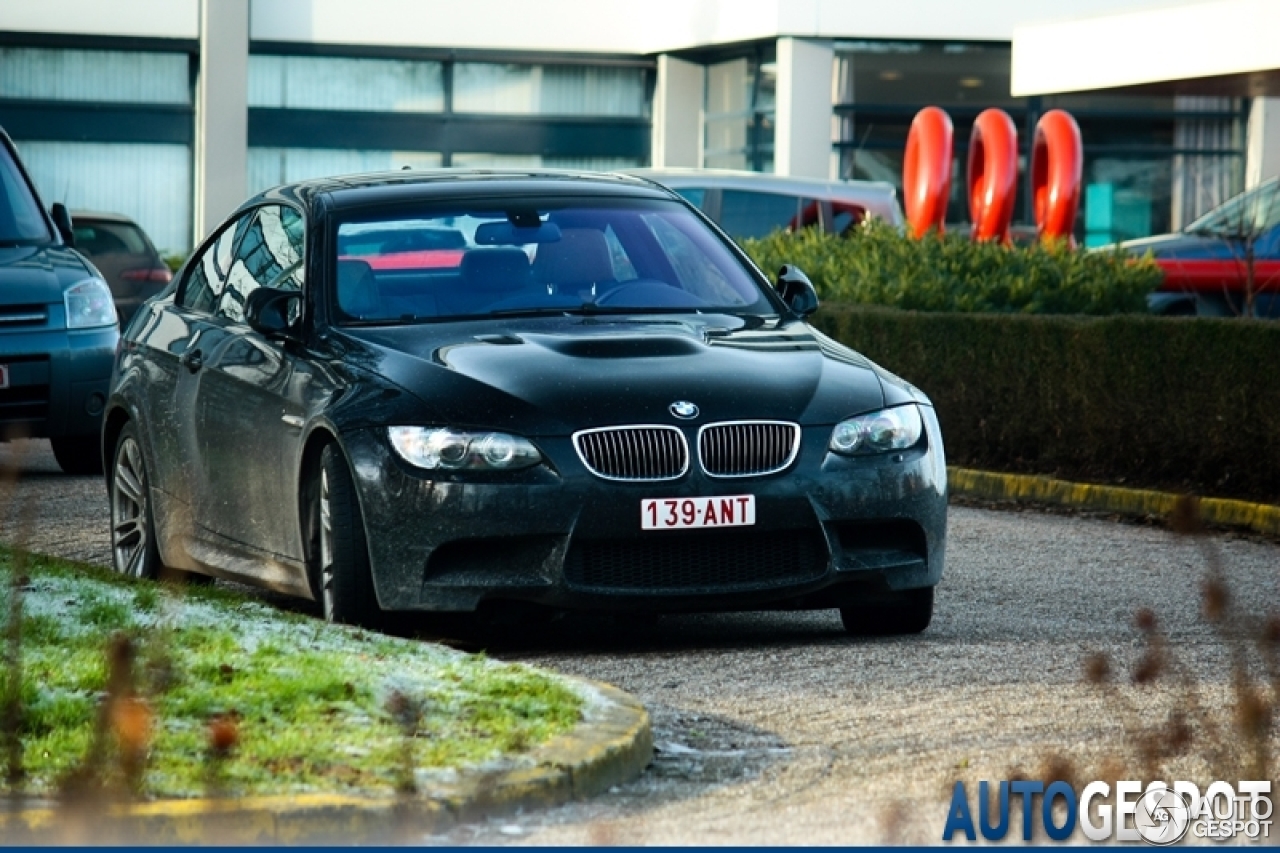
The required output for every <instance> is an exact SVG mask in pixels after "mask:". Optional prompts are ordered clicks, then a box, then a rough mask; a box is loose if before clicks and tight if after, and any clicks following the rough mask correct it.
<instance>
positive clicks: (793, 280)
mask: <svg viewBox="0 0 1280 853" xmlns="http://www.w3.org/2000/svg"><path fill="white" fill-rule="evenodd" d="M773 289H774V290H776V291H777V292H778V295H779V296H781V297H782V301H783V302H785V303H787V307H789V308H790V309H791V310H792V311H794V312H795V313H796V314H797V315H799V316H801V317H808V316H809V315H810V314H812V313H813V312H814V311H817V310H818V291H816V290H814V289H813V282H811V281H809V277H808V276H807V275H805V274H804V272H802V271H801V269H800V268H799V267H797V266H795V265H794V264H787V265H786V266H784V267H783V268H782V269H780V270H778V280H777V281H776V282H775V283H774V285H773Z"/></svg>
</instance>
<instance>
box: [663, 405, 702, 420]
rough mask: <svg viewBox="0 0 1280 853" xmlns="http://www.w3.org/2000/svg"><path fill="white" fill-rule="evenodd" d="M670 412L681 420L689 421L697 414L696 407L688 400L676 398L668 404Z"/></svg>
mask: <svg viewBox="0 0 1280 853" xmlns="http://www.w3.org/2000/svg"><path fill="white" fill-rule="evenodd" d="M667 408H669V409H670V410H671V414H673V415H675V416H676V417H677V418H680V419H681V420H683V421H691V420H693V419H694V418H696V417H697V416H698V407H697V406H695V405H694V404H693V403H690V402H689V401H688V400H676V401H675V402H674V403H672V404H671V405H670V406H668V407H667Z"/></svg>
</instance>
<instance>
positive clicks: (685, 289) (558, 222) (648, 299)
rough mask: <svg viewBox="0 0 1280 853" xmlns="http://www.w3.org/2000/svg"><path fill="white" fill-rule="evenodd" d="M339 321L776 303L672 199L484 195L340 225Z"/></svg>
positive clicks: (763, 309)
mask: <svg viewBox="0 0 1280 853" xmlns="http://www.w3.org/2000/svg"><path fill="white" fill-rule="evenodd" d="M337 236H338V239H337V252H338V259H337V260H338V263H337V276H336V282H335V290H336V294H335V295H336V300H335V301H336V303H337V307H338V309H339V311H338V322H340V323H350V324H362V323H409V322H424V321H432V320H448V319H454V318H463V317H466V318H475V317H490V316H505V315H510V314H541V313H552V314H555V313H578V312H581V313H596V312H599V313H612V312H632V311H678V312H690V311H721V312H731V313H737V314H741V313H758V314H774V313H776V312H777V309H776V308H775V306H774V305H773V304H772V303H771V302H770V301H769V299H768V297H767V296H766V295H765V292H764V290H763V289H762V288H761V287H760V286H759V284H758V283H757V282H756V280H755V278H754V276H753V275H752V274H751V272H750V271H749V270H748V269H747V268H746V267H745V266H744V265H743V263H742V262H741V261H739V260H738V258H737V257H736V256H735V255H734V253H733V252H732V251H731V250H730V249H729V247H728V246H727V245H726V244H725V243H724V241H723V240H722V239H721V238H720V237H719V236H718V235H716V234H715V233H714V232H713V231H711V230H710V229H708V228H707V226H706V225H704V224H703V222H702V221H701V220H700V219H698V218H697V217H696V216H695V215H693V214H692V213H691V212H689V211H688V210H687V209H686V208H685V207H684V206H682V205H680V204H678V203H676V202H668V201H661V200H654V201H647V200H633V199H592V200H582V201H578V200H573V201H566V200H563V199H560V200H539V199H536V198H535V199H530V198H520V199H512V200H509V201H499V202H486V203H484V205H483V209H479V210H477V209H468V207H467V205H466V204H465V203H458V204H457V205H455V206H454V207H453V208H452V209H435V210H430V211H421V210H415V211H414V212H413V213H412V214H404V213H399V214H396V215H379V216H371V217H365V218H361V219H359V220H352V221H346V222H342V223H340V224H339V226H338V235H337Z"/></svg>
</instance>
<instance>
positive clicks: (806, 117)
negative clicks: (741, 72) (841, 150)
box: [773, 38, 834, 178]
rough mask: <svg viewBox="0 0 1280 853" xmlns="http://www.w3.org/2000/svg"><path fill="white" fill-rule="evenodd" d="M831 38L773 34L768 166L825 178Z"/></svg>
mask: <svg viewBox="0 0 1280 853" xmlns="http://www.w3.org/2000/svg"><path fill="white" fill-rule="evenodd" d="M833 61H834V55H833V52H832V49H831V43H830V42H825V41H809V40H806V39H797V38H780V39H778V84H777V85H778V88H777V113H776V119H777V124H776V126H775V127H776V130H775V131H774V140H773V170H774V172H776V173H777V174H779V175H792V176H795V177H802V178H830V177H834V176H833V175H831V174H830V171H831V64H832V62H833Z"/></svg>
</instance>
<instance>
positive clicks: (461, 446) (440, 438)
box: [387, 426, 542, 471]
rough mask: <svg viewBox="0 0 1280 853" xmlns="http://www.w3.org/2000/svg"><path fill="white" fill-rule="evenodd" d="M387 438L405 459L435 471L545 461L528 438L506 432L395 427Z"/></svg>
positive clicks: (509, 467) (508, 467) (501, 467)
mask: <svg viewBox="0 0 1280 853" xmlns="http://www.w3.org/2000/svg"><path fill="white" fill-rule="evenodd" d="M387 437H388V438H390V439H391V446H392V447H394V448H395V449H396V453H398V454H400V458H401V459H403V460H404V461H406V462H408V463H409V464H410V465H416V466H417V467H419V468H427V469H429V470H432V471H438V470H446V471H458V470H469V471H511V470H514V469H516V468H528V467H529V466H530V465H537V464H538V463H539V462H541V461H542V454H541V453H539V452H538V449H537V448H536V447H534V446H533V445H532V444H531V443H530V442H529V440H528V439H524V438H520V437H519V436H515V435H507V434H506V433H502V432H461V431H459V430H452V429H448V428H447V427H409V426H395V427H387Z"/></svg>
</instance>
